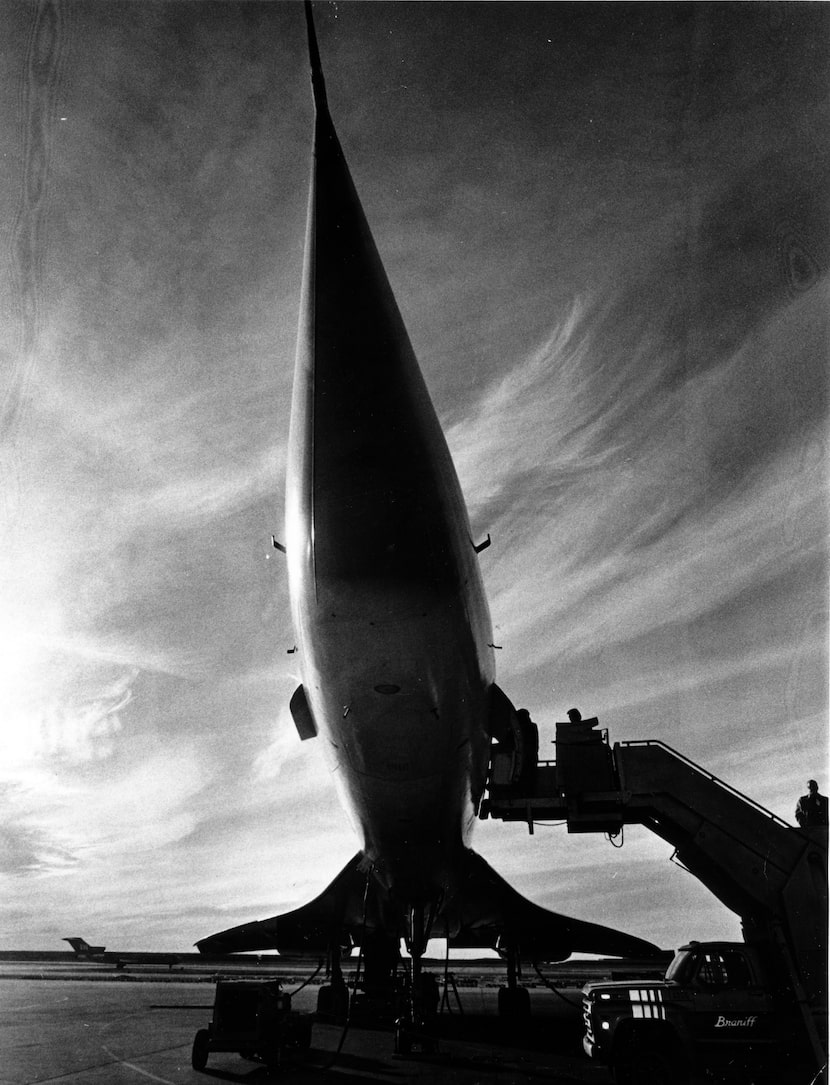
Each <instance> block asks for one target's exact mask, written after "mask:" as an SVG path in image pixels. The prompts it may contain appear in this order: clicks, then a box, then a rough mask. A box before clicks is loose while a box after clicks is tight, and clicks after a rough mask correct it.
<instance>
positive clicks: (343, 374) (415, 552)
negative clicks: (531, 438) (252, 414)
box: [304, 115, 463, 586]
mask: <svg viewBox="0 0 830 1085" xmlns="http://www.w3.org/2000/svg"><path fill="white" fill-rule="evenodd" d="M316 148H317V157H316V181H315V187H314V189H313V192H312V210H313V225H312V227H311V233H310V237H309V246H310V253H309V260H308V265H307V276H309V278H310V281H308V282H307V284H306V298H307V303H308V304H309V305H311V306H312V307H313V312H311V313H309V314H308V318H307V334H308V337H309V339H310V342H308V343H306V344H305V348H304V349H305V352H306V356H307V365H308V367H309V370H310V380H311V390H310V397H309V398H310V406H311V414H312V419H313V421H312V424H311V426H310V429H309V433H308V439H309V441H310V442H311V445H312V449H311V463H312V480H311V486H312V501H311V506H312V507H311V514H312V519H313V531H314V548H315V575H316V578H317V580H318V584H319V583H320V581H321V580H323V581H325V580H326V578H329V577H334V578H338V579H353V578H361V579H362V578H366V577H371V578H382V579H384V580H386V581H388V580H389V579H390V578H391V579H393V580H402V581H413V580H423V579H427V580H429V581H430V582H432V583H435V584H437V585H439V586H441V585H443V586H450V585H452V584H453V583H454V582H455V580H456V579H457V570H456V565H457V562H456V556H455V554H454V550H455V548H456V546H457V540H455V539H454V533H457V527H455V526H454V525H455V524H456V522H457V516H453V512H454V511H455V510H454V509H453V508H450V507H448V505H451V504H454V503H455V502H458V504H460V505H462V507H463V503H462V502H461V498H460V490H459V489H458V483H457V479H456V477H455V470H454V468H453V466H452V462H451V460H450V457H449V452H448V450H447V447H446V442H445V440H444V436H443V433H442V431H441V428H440V425H439V423H438V420H437V418H436V416H435V412H434V409H433V407H432V403H431V401H430V398H429V395H428V392H427V389H426V386H425V384H424V381H423V377H422V375H421V372H420V369H419V367H418V363H417V361H416V359H415V355H414V352H413V350H412V346H411V344H410V342H409V337H408V335H407V332H406V329H405V327H404V323H403V320H402V318H401V315H400V312H399V310H398V306H397V304H396V302H395V298H394V296H393V293H392V290H391V287H390V286H389V282H388V280H387V278H386V273H385V271H384V269H383V265H382V263H381V260H380V257H379V256H378V253H377V250H376V248H375V244H374V241H373V239H372V235H371V232H370V230H369V227H368V225H367V222H366V219H365V216H364V214H363V210H362V208H361V206H360V202H359V200H358V197H357V194H356V192H355V189H354V185H353V183H352V180H351V177H350V175H349V170H348V167H347V165H346V162H345V159H344V158H343V154H342V151H341V149H340V145H339V143H338V141H337V137H336V135H335V133H334V129H333V127H332V126H331V122H330V120H328V118H327V116H325V115H324V116H323V117H322V118H320V119H318V130H317V139H316Z"/></svg>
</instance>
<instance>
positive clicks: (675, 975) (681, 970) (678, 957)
mask: <svg viewBox="0 0 830 1085" xmlns="http://www.w3.org/2000/svg"><path fill="white" fill-rule="evenodd" d="M693 957H694V954H693V953H692V951H691V950H686V951H685V952H683V951H681V952H680V953H675V955H674V957H673V959H672V961H671V963H670V964H669V967H668V968H667V969H666V980H667V981H668V980H674V981H675V982H676V983H686V982H687V980H688V979H689V973H690V971H691V967H692V959H693Z"/></svg>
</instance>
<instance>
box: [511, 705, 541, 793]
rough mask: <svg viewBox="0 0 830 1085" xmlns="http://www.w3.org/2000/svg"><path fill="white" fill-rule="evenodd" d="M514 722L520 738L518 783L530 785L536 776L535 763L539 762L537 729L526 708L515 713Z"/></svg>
mask: <svg viewBox="0 0 830 1085" xmlns="http://www.w3.org/2000/svg"><path fill="white" fill-rule="evenodd" d="M516 720H517V723H518V725H519V734H520V736H521V751H522V768H521V773H520V775H519V782H520V783H522V784H530V783H531V781H532V780H533V777H534V776H535V775H536V763H537V761H538V760H539V728H538V727H537V726H536V724H535V723H534V722H533V720H532V719H531V718H530V713H529V712H528V710H527V709H526V708H520V709H519V710H518V711H517V712H516Z"/></svg>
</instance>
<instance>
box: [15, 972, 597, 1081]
mask: <svg viewBox="0 0 830 1085" xmlns="http://www.w3.org/2000/svg"><path fill="white" fill-rule="evenodd" d="M26 977H29V978H26ZM296 978H297V979H300V981H301V977H299V976H298V977H296ZM212 979H213V976H212V973H211V972H210V971H209V970H208V969H204V970H203V971H201V972H193V971H190V970H188V973H187V974H186V975H184V974H182V973H180V972H174V973H171V974H169V975H168V974H167V973H166V971H165V973H160V972H156V973H150V972H140V971H139V970H138V969H135V970H133V971H128V972H115V971H114V970H113V969H112V968H109V969H104V968H102V967H101V966H96V965H88V964H83V963H78V964H68V965H67V964H54V963H42V964H39V965H35V966H34V967H32V965H31V964H25V965H21V964H17V965H12V964H7V963H3V964H0V1083H1V1085H33V1083H35V1082H37V1083H48V1082H60V1083H61V1085H140V1082H141V1081H144V1082H147V1081H156V1082H162V1083H166V1085H179V1083H184V1082H187V1083H189V1085H193V1083H194V1082H198V1081H204V1080H206V1079H211V1078H212V1079H214V1080H218V1081H234V1082H250V1083H251V1085H266V1083H267V1082H269V1081H280V1082H283V1083H285V1085H291V1083H294V1082H297V1083H304V1085H314V1083H316V1082H322V1081H327V1082H332V1081H335V1082H362V1081H379V1082H384V1081H385V1082H390V1083H395V1085H403V1083H409V1082H425V1081H430V1082H453V1083H458V1085H467V1083H469V1085H473V1083H479V1082H498V1083H500V1085H510V1083H513V1082H515V1083H519V1082H550V1083H554V1085H558V1083H561V1085H571V1083H586V1082H593V1083H595V1085H607V1083H609V1082H610V1080H611V1078H610V1076H609V1075H608V1073H607V1072H606V1071H605V1070H603V1069H602V1068H601V1067H597V1066H594V1065H593V1064H592V1063H591V1062H590V1060H588V1059H587V1058H585V1056H584V1055H583V1054H582V1052H581V1049H580V1037H581V1028H580V1022H579V994H580V993H579V990H578V989H576V988H567V989H563V994H564V995H565V996H566V997H568V998H570V999H572V1000H573V1003H572V1004H569V1003H566V1002H564V1000H563V999H561V998H558V997H557V996H556V995H555V994H553V993H552V992H550V991H548V990H546V989H544V988H542V989H535V988H534V989H533V990H532V991H531V1003H532V1009H533V1013H534V1018H535V1020H534V1023H533V1025H532V1027H531V1028H530V1029H529V1030H528V1031H527V1033H526V1034H525V1035H523V1036H521V1037H519V1036H518V1035H517V1034H516V1032H515V1030H512V1031H509V1030H507V1029H506V1028H505V1027H504V1025H503V1023H502V1022H501V1021H500V1020H499V1018H498V1016H497V1013H496V999H497V991H498V987H497V984H498V978H497V977H496V976H495V975H485V976H484V977H483V983H482V985H481V986H471V985H467V986H459V988H458V992H459V997H460V1001H461V1008H462V1009H463V1014H461V1013H460V1012H459V1008H458V1006H457V1005H454V1012H453V1013H452V1014H444V1015H443V1017H442V1019H441V1023H440V1033H441V1039H440V1041H439V1050H438V1052H437V1053H436V1054H434V1055H430V1056H415V1057H412V1058H403V1057H398V1056H395V1055H394V1053H393V1037H392V1032H391V1030H389V1029H383V1030H382V1029H377V1030H374V1029H365V1028H355V1027H352V1028H350V1029H349V1031H348V1033H347V1035H346V1037H345V1040H344V1042H343V1046H342V1050H341V1051H340V1053H339V1054H338V1055H337V1056H336V1058H335V1052H336V1049H337V1047H338V1045H339V1043H340V1040H341V1036H342V1033H343V1030H342V1028H340V1027H337V1026H334V1025H324V1024H319V1023H315V1025H314V1028H313V1032H312V1046H311V1051H310V1052H309V1054H308V1056H307V1058H306V1060H305V1062H304V1063H303V1064H298V1065H294V1066H287V1067H284V1068H282V1069H281V1070H279V1071H278V1072H275V1071H270V1070H268V1069H267V1068H266V1067H265V1066H263V1065H261V1064H259V1063H255V1062H250V1061H246V1060H244V1059H242V1058H240V1057H239V1056H238V1055H235V1054H219V1053H212V1054H211V1056H210V1058H209V1060H208V1065H207V1068H206V1070H205V1071H203V1072H201V1073H199V1072H197V1071H195V1070H193V1069H192V1068H191V1065H190V1053H191V1047H192V1044H193V1037H194V1035H195V1033H196V1030H197V1029H199V1028H204V1027H205V1026H206V1025H207V1023H208V1021H209V1020H210V1017H211V1007H212V1001H213V991H214V987H213V982H212ZM466 980H467V982H468V983H472V982H473V980H472V979H471V978H470V977H466ZM296 985H297V984H294V983H293V982H286V983H285V985H284V986H285V989H286V990H289V991H290V990H292V989H293V988H294V986H296ZM316 998H317V987H316V986H314V985H309V986H307V987H305V988H304V989H303V990H302V991H300V992H299V993H298V994H297V995H296V996H295V998H294V1002H293V1006H294V1009H297V1010H300V1011H302V1012H308V1013H310V1012H312V1011H313V1010H314V1008H315V1006H316Z"/></svg>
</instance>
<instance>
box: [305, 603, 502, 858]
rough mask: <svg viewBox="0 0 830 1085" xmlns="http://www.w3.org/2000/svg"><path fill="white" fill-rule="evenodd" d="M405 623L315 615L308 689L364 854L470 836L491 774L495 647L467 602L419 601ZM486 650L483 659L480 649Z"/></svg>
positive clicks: (408, 607)
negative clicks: (490, 649)
mask: <svg viewBox="0 0 830 1085" xmlns="http://www.w3.org/2000/svg"><path fill="white" fill-rule="evenodd" d="M413 609H414V610H415V611H417V614H413V615H412V616H409V617H405V618H403V617H401V618H398V619H396V620H392V619H389V618H387V617H384V616H383V615H382V614H381V613H380V612H379V610H378V608H377V606H374V605H371V604H370V602H369V601H368V600H367V601H365V609H364V613H365V614H371V615H373V617H371V618H364V619H363V620H362V621H357V620H351V619H348V618H338V617H337V613H338V612H337V611H331V610H328V609H327V608H322V607H318V608H316V621H315V628H314V630H313V633H312V635H311V636H310V637H308V638H304V639H306V641H307V642H308V643H310V644H312V645H313V646H314V647H313V650H312V652H310V653H308V654H307V656H306V659H305V661H304V672H303V673H304V684H305V688H306V692H307V696H308V698H309V701H310V704H311V707H312V711H313V713H314V716H315V719H316V720H317V722H318V726H319V728H320V732H321V736H322V737H323V741H324V742H325V744H326V746H327V747H328V750H329V753H330V755H331V756H332V757H333V759H334V762H335V765H336V767H337V769H338V772H337V777H338V787H339V790H340V792H341V797H342V798H343V799H344V802H345V803H346V805H347V806H348V808H349V809H350V812H351V814H352V817H353V820H354V821H355V822H356V825H357V827H358V828H359V829H360V831H361V833H362V835H363V838H364V845H365V848H366V850H367V853H374V854H373V857H375V856H379V855H381V854H389V853H394V852H395V851H396V850H397V849H398V847H399V845H400V843H401V841H402V840H405V841H406V842H407V843H408V845H409V846H415V845H416V844H418V845H419V846H421V845H422V846H424V847H427V846H429V845H430V842H432V844H435V843H436V842H441V846H443V845H444V844H445V843H448V842H449V841H450V840H452V841H453V842H454V843H455V842H458V841H459V840H461V839H466V838H467V837H468V836H469V832H470V830H471V827H472V824H473V821H474V816H475V807H476V804H477V802H478V799H479V798H480V795H481V791H482V788H483V785H484V775H485V772H486V764H487V753H488V742H489V739H488V735H487V731H486V724H487V709H486V705H487V691H488V689H489V684H490V682H491V681H492V673H491V670H490V668H489V666H488V665H487V664H488V661H489V655H488V653H487V651H486V649H487V645H483V646H479V645H478V644H476V643H475V641H474V639H473V638H471V636H470V624H469V621H468V618H467V615H466V609H465V606H464V603H463V600H462V599H461V598H460V597H457V596H456V597H455V598H453V599H445V600H443V601H441V600H437V599H435V598H427V596H422V597H421V598H420V599H419V600H415V599H414V597H413V596H412V595H409V596H408V601H406V602H404V603H401V604H400V610H401V611H405V612H407V613H411V612H412V611H413ZM482 648H483V649H484V651H482V650H481V649H482Z"/></svg>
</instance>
